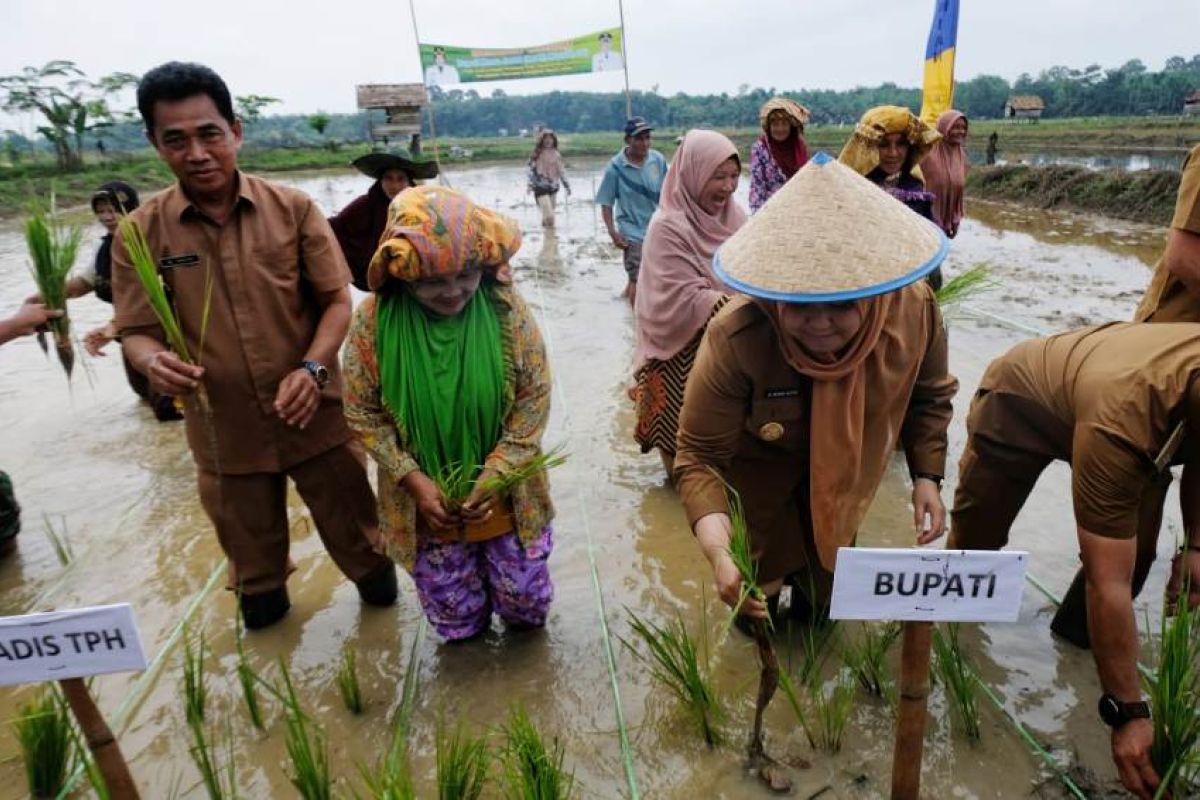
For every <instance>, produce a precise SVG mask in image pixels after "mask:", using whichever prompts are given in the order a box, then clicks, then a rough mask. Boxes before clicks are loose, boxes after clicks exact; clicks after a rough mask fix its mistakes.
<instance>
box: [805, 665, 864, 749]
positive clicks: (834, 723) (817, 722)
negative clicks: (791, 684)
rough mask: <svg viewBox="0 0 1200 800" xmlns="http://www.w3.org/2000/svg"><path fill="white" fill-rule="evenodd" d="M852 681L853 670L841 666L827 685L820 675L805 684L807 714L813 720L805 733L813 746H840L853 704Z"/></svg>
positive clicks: (816, 747)
mask: <svg viewBox="0 0 1200 800" xmlns="http://www.w3.org/2000/svg"><path fill="white" fill-rule="evenodd" d="M855 682H856V681H855V678H854V676H853V675H852V674H850V673H849V672H848V671H846V670H841V671H839V672H838V674H837V677H835V678H834V680H833V681H832V686H830V687H829V688H826V686H825V685H823V684H822V683H821V681H820V679H819V678H817V679H815V680H814V681H813V683H812V684H811V685H810V686H809V687H808V692H807V695H808V700H809V709H810V714H809V718H810V719H811V720H812V722H813V724H812V726H811V727H810V728H805V729H804V733H805V735H806V736H807V737H808V743H809V744H810V745H811V746H812V747H814V748H815V749H817V750H824V751H825V752H827V753H836V752H838V751H839V750H841V749H842V738H843V735H844V734H845V732H846V724H847V723H848V722H849V721H850V712H851V711H852V710H853V707H854V691H855Z"/></svg>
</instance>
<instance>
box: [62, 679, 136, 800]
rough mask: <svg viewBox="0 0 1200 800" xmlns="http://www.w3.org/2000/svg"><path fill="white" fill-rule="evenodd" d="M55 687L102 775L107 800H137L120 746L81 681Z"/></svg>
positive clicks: (69, 680)
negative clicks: (81, 732)
mask: <svg viewBox="0 0 1200 800" xmlns="http://www.w3.org/2000/svg"><path fill="white" fill-rule="evenodd" d="M58 685H59V686H60V687H62V693H63V696H64V697H66V698H67V703H68V704H70V706H71V713H73V714H74V715H75V720H76V721H77V722H78V723H79V729H80V730H81V731H83V737H84V739H86V740H87V744H88V749H89V750H91V751H92V757H93V758H94V759H95V760H96V766H97V767H99V768H100V774H101V775H103V776H104V783H105V785H106V786H108V791H109V797H111V798H112V800H139V798H140V795H139V794H138V790H137V786H135V785H134V783H133V777H132V776H131V775H130V774H129V765H128V764H127V763H125V756H123V755H122V754H121V745H120V744H118V743H117V740H116V737H114V736H113V732H112V729H111V728H109V727H108V723H107V722H105V721H104V716H103V715H102V714H101V713H100V709H98V708H96V701H95V700H93V699H92V695H91V694H90V693H89V692H88V689H87V684H85V683H84V682H83V678H65V679H63V680H61V681H59V682H58Z"/></svg>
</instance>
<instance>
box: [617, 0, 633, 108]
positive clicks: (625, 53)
mask: <svg viewBox="0 0 1200 800" xmlns="http://www.w3.org/2000/svg"><path fill="white" fill-rule="evenodd" d="M617 11H618V12H619V13H620V15H621V65H622V67H623V68H624V71H625V119H629V118H630V117H632V116H633V99H632V98H631V97H630V94H629V38H628V37H627V36H626V35H625V0H617Z"/></svg>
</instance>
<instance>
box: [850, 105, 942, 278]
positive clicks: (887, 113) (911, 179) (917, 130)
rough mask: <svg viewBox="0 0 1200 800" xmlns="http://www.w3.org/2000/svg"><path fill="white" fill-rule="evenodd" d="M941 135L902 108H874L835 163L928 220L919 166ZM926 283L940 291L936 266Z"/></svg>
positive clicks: (928, 195)
mask: <svg viewBox="0 0 1200 800" xmlns="http://www.w3.org/2000/svg"><path fill="white" fill-rule="evenodd" d="M941 138H942V136H941V134H940V133H938V132H937V131H935V130H934V129H933V128H930V127H929V126H928V125H926V124H925V123H924V122H923V121H922V120H921V118H920V117H918V116H917V115H916V114H914V113H913V112H911V111H909V110H908V109H907V108H905V107H904V106H876V107H875V108H872V109H869V110H867V112H866V113H865V114H863V115H862V119H860V120H859V121H858V124H857V125H855V126H854V133H852V134H851V135H850V138H849V140H847V142H846V145H845V146H844V147H843V148H842V152H841V155H839V156H838V160H839V161H841V162H842V163H843V164H845V165H847V166H848V167H850V168H852V169H853V170H854V171H855V172H857V173H858V174H859V175H862V176H863V177H865V178H866V179H867V180H869V181H870V182H871V183H873V184H875V185H876V186H878V187H879V188H880V189H883V190H884V191H885V192H887V193H888V194H890V195H891V196H892V197H894V198H896V199H897V200H899V201H900V202H901V203H903V204H904V205H906V206H908V207H909V208H911V209H912V210H913V211H915V212H916V213H918V214H920V215H921V216H922V217H924V218H925V219H927V220H929V221H930V222H933V219H934V217H933V203H934V200H935V198H934V196H933V193H932V192H930V191H927V190H926V188H925V176H924V175H923V174H922V173H921V168H920V164H921V162H922V161H924V160H925V157H926V156H928V155H929V151H930V150H931V149H932V148H933V146H934V144H935V143H937V141H938V140H939V139H941ZM926 280H927V281H929V285H930V286H932V287H933V289H934V291H937V290H938V289H940V288H941V287H942V270H941V267H939V268H937V269H935V270H934V271H933V272H931V273H929V277H928V278H926Z"/></svg>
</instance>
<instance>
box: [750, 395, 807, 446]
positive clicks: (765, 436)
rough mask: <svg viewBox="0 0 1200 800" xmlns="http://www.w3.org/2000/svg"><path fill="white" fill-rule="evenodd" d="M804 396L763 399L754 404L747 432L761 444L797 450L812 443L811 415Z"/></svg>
mask: <svg viewBox="0 0 1200 800" xmlns="http://www.w3.org/2000/svg"><path fill="white" fill-rule="evenodd" d="M804 403H805V400H804V398H803V397H801V396H795V397H779V398H760V399H756V400H755V401H754V402H753V403H752V404H751V407H750V416H749V417H748V418H747V419H746V433H747V434H749V435H750V436H751V437H753V438H754V440H755V441H756V442H757V443H758V444H759V445H761V446H764V447H767V448H769V449H773V450H781V451H788V452H796V451H799V450H802V449H803V448H804V447H806V446H807V444H808V414H807V410H806V409H805V407H804Z"/></svg>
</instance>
